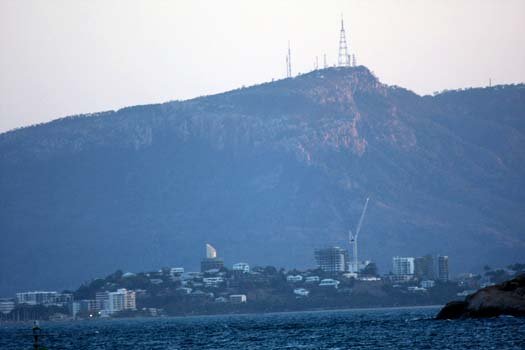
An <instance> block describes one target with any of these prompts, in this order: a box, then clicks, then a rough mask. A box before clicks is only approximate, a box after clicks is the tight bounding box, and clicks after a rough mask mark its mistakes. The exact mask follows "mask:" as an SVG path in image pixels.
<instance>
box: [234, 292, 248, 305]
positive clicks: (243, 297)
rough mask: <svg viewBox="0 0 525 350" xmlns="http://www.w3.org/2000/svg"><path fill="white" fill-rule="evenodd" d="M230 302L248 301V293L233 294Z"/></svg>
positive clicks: (240, 302)
mask: <svg viewBox="0 0 525 350" xmlns="http://www.w3.org/2000/svg"><path fill="white" fill-rule="evenodd" d="M230 302H231V303H233V304H242V303H245V302H246V294H232V295H230Z"/></svg>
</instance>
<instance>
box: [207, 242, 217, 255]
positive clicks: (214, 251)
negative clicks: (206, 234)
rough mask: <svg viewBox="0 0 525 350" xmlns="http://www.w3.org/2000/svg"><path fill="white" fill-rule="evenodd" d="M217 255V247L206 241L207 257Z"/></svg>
mask: <svg viewBox="0 0 525 350" xmlns="http://www.w3.org/2000/svg"><path fill="white" fill-rule="evenodd" d="M216 257H217V249H215V248H213V246H212V245H211V244H209V243H206V258H208V259H215V258H216Z"/></svg>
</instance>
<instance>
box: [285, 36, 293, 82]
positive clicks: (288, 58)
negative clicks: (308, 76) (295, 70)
mask: <svg viewBox="0 0 525 350" xmlns="http://www.w3.org/2000/svg"><path fill="white" fill-rule="evenodd" d="M286 77H287V78H291V77H292V54H291V51H290V41H288V54H287V55H286Z"/></svg>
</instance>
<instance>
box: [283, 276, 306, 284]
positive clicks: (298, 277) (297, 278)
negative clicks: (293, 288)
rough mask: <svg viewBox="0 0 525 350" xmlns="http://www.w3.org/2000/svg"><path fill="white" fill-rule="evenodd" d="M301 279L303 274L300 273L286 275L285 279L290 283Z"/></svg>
mask: <svg viewBox="0 0 525 350" xmlns="http://www.w3.org/2000/svg"><path fill="white" fill-rule="evenodd" d="M302 280H303V276H301V275H290V276H286V281H288V282H291V283H297V282H301V281H302Z"/></svg>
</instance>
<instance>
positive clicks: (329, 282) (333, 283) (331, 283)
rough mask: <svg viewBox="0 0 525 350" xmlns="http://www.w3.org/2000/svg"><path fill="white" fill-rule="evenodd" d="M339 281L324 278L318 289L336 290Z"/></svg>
mask: <svg viewBox="0 0 525 350" xmlns="http://www.w3.org/2000/svg"><path fill="white" fill-rule="evenodd" d="M339 283H340V282H339V281H338V280H334V279H333V278H325V279H322V280H321V283H319V287H333V288H338V287H339Z"/></svg>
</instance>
